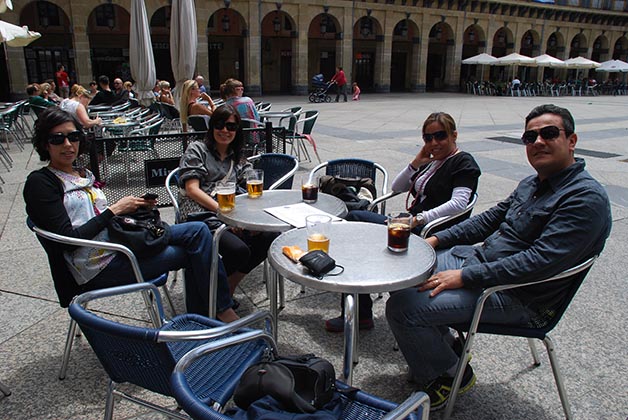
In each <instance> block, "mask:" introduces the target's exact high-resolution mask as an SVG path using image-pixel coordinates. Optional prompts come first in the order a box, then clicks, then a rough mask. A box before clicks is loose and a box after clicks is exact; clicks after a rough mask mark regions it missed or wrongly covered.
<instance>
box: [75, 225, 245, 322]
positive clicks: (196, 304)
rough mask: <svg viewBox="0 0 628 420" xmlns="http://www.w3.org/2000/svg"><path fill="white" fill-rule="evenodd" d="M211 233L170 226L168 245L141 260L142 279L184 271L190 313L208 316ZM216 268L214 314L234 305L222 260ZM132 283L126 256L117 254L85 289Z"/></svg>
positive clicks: (204, 229)
mask: <svg viewBox="0 0 628 420" xmlns="http://www.w3.org/2000/svg"><path fill="white" fill-rule="evenodd" d="M211 250H212V234H211V232H210V231H209V228H208V227H207V225H206V224H205V223H203V222H187V223H180V224H177V225H171V226H170V243H169V245H168V247H166V249H164V250H163V251H162V252H160V253H159V254H157V255H155V256H152V257H146V258H142V259H140V260H139V261H138V262H139V264H140V269H141V270H142V275H143V276H144V279H147V280H148V279H152V278H155V277H158V276H160V275H161V274H163V273H167V272H168V271H173V270H178V269H180V268H184V269H185V302H186V307H187V311H188V312H189V313H196V314H200V315H205V316H207V314H208V312H209V272H210V265H211ZM219 264H220V265H219V267H218V293H217V295H218V296H217V299H216V300H217V312H218V313H220V312H223V311H225V310H227V309H229V308H231V306H232V305H233V301H232V300H231V297H230V294H229V284H228V283H227V276H226V274H225V269H224V266H223V264H222V261H221V262H220V263H219ZM134 281H135V276H134V275H133V270H132V268H131V263H130V262H129V259H128V258H127V257H126V256H125V255H117V256H116V257H115V258H114V259H113V260H112V261H111V262H110V263H109V264H108V265H107V267H105V269H104V270H103V271H101V272H100V273H99V274H98V275H97V276H96V277H94V278H93V279H92V280H90V281H89V282H88V283H87V284H86V285H85V287H86V288H88V289H101V288H104V287H112V286H119V285H122V284H128V283H132V282H134Z"/></svg>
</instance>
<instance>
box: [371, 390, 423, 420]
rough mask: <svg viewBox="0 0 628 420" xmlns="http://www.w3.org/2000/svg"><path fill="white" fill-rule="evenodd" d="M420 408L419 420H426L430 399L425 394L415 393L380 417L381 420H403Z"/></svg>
mask: <svg viewBox="0 0 628 420" xmlns="http://www.w3.org/2000/svg"><path fill="white" fill-rule="evenodd" d="M419 407H422V408H423V410H422V412H421V419H422V420H427V419H428V418H429V416H430V397H429V396H428V395H427V394H426V393H425V392H415V393H413V394H412V395H410V396H409V397H408V398H407V399H406V400H405V401H403V402H402V403H401V404H399V405H398V406H397V408H395V409H394V410H393V411H391V412H389V413H388V414H386V415H385V416H384V417H382V420H394V419H405V418H406V417H407V416H408V415H409V414H412V412H414V411H415V410H416V409H417V408H419Z"/></svg>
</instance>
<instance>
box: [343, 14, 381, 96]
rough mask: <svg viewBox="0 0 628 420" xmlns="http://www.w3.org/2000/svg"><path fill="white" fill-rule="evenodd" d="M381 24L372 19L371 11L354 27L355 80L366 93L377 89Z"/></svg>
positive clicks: (348, 81) (349, 81)
mask: <svg viewBox="0 0 628 420" xmlns="http://www.w3.org/2000/svg"><path fill="white" fill-rule="evenodd" d="M381 34H382V28H381V26H380V24H379V22H378V21H377V20H376V19H374V18H372V17H371V10H370V9H368V10H367V15H366V16H363V17H362V18H360V19H359V20H358V21H357V22H356V23H355V25H354V26H353V80H347V83H351V82H356V83H357V84H358V86H360V89H361V90H362V91H363V92H364V91H366V92H368V91H371V92H372V91H374V89H375V64H376V61H377V56H378V45H379V44H381V42H382V41H383V36H382V35H381Z"/></svg>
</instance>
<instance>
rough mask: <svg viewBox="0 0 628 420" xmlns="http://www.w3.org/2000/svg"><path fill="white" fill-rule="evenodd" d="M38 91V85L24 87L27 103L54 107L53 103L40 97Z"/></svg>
mask: <svg viewBox="0 0 628 420" xmlns="http://www.w3.org/2000/svg"><path fill="white" fill-rule="evenodd" d="M39 89H40V87H39V85H37V84H35V83H33V84H30V85H28V86H26V94H27V95H28V103H29V104H30V105H37V106H45V107H49V106H55V105H56V104H55V103H54V102H52V101H49V100H48V99H46V98H44V97H42V96H40V94H39V93H40V92H39Z"/></svg>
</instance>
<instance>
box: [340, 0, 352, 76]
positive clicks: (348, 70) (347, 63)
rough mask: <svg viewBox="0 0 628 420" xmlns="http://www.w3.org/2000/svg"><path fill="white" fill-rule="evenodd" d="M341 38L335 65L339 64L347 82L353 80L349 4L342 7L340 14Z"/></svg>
mask: <svg viewBox="0 0 628 420" xmlns="http://www.w3.org/2000/svg"><path fill="white" fill-rule="evenodd" d="M342 17H343V19H342V33H343V36H342V39H341V40H340V48H337V49H336V66H341V67H342V69H343V70H344V72H345V77H346V78H347V83H350V82H351V80H353V23H354V21H353V19H352V13H351V6H348V7H345V8H344V13H343V14H342Z"/></svg>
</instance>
